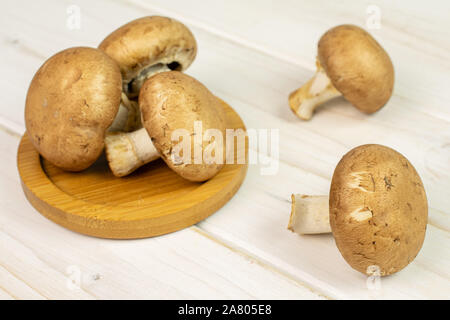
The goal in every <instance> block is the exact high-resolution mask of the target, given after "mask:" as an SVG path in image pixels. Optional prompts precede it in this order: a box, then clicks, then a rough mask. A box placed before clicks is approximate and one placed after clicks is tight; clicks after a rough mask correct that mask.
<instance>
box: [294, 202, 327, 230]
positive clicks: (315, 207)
mask: <svg viewBox="0 0 450 320" xmlns="http://www.w3.org/2000/svg"><path fill="white" fill-rule="evenodd" d="M328 200H329V198H328V196H307V195H302V194H293V195H292V209H291V217H290V218H289V225H288V229H289V230H291V231H292V232H295V233H298V234H301V235H303V234H318V233H330V232H331V227H330V218H329V210H328V205H329V204H328Z"/></svg>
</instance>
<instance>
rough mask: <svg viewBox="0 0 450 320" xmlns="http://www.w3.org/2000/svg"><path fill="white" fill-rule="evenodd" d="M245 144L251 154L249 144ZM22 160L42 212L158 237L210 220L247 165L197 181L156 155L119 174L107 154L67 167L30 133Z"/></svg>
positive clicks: (102, 232) (72, 224)
mask: <svg viewBox="0 0 450 320" xmlns="http://www.w3.org/2000/svg"><path fill="white" fill-rule="evenodd" d="M223 106H224V109H225V111H226V114H227V116H228V119H229V125H228V128H233V129H244V130H245V126H244V123H243V122H242V120H241V118H240V117H239V116H238V115H237V113H236V112H235V111H234V110H233V109H232V108H231V107H230V106H228V105H227V104H226V103H223ZM236 148H237V144H235V160H236V157H237V155H238V154H239V153H238V152H237V150H236ZM245 148H246V150H245V154H247V150H248V145H247V144H246V146H245ZM17 165H18V168H19V174H20V177H21V182H22V187H23V190H24V192H25V195H26V197H27V199H28V200H29V201H30V203H31V204H32V205H33V206H34V207H35V208H36V210H38V211H39V212H40V213H41V214H42V215H44V216H45V217H47V218H48V219H50V220H52V221H54V222H56V223H58V224H60V225H62V226H64V227H66V228H68V229H71V230H73V231H76V232H79V233H83V234H87V235H91V236H95V237H101V238H113V239H133V238H146V237H153V236H158V235H162V234H166V233H170V232H173V231H177V230H180V229H183V228H186V227H188V226H191V225H193V224H195V223H197V222H199V221H201V220H203V219H205V218H206V217H208V216H209V215H211V214H212V213H214V212H215V211H217V210H218V209H219V208H221V207H222V206H223V205H224V204H225V203H226V202H227V201H228V200H229V199H230V198H231V197H232V196H233V195H234V194H235V193H236V191H237V190H238V189H239V187H240V185H241V184H242V182H243V180H244V178H245V175H246V172H247V167H248V165H247V163H245V164H236V161H235V164H226V165H225V166H224V168H223V169H222V170H221V171H220V172H219V173H218V174H217V175H216V176H215V177H214V178H212V179H210V180H208V181H206V182H203V183H195V182H190V181H187V180H184V179H183V178H181V177H179V176H178V175H177V174H175V173H174V172H173V171H171V170H170V169H169V168H168V167H167V166H166V165H165V163H164V162H163V161H162V160H157V161H154V162H152V163H150V164H148V165H146V166H144V167H142V168H140V169H139V170H137V171H136V172H135V173H133V174H131V175H130V176H128V177H124V178H117V177H114V176H113V175H112V173H111V172H110V171H109V168H108V165H107V163H106V160H105V157H104V156H102V157H101V158H100V159H98V160H97V162H96V163H95V164H94V165H93V166H91V167H90V168H88V169H87V170H84V171H82V172H78V173H73V172H66V171H63V170H61V169H59V168H57V167H55V166H53V165H52V164H51V163H49V162H48V161H46V160H45V159H43V158H41V157H40V156H39V154H38V152H37V151H36V150H35V149H34V148H33V146H32V144H31V142H30V141H29V139H28V138H27V135H26V134H25V135H24V136H23V137H22V140H21V142H20V145H19V150H18V156H17Z"/></svg>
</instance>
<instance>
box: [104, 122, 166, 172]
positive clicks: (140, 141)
mask: <svg viewBox="0 0 450 320" xmlns="http://www.w3.org/2000/svg"><path fill="white" fill-rule="evenodd" d="M105 150H106V158H107V159H108V163H109V167H110V168H111V171H112V173H113V174H114V175H115V176H116V177H123V176H126V175H128V174H130V173H131V172H133V171H134V170H136V169H137V168H139V167H141V166H143V165H144V164H146V163H149V162H151V161H153V160H156V159H158V158H159V153H158V151H157V150H156V149H155V147H154V146H153V143H152V142H151V139H150V137H149V135H148V133H147V130H146V129H145V128H141V129H139V130H136V131H133V132H108V133H107V134H106V137H105Z"/></svg>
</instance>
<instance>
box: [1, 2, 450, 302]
mask: <svg viewBox="0 0 450 320" xmlns="http://www.w3.org/2000/svg"><path fill="white" fill-rule="evenodd" d="M73 5H74V6H75V7H74V6H73ZM370 5H375V7H374V6H370ZM78 9H79V10H80V17H81V19H80V25H79V26H80V28H76V27H77V24H76V21H75V23H74V20H71V19H72V18H73V14H74V12H75V13H76V11H77V10H78ZM0 12H1V13H0V37H1V38H0V41H1V42H0V43H1V44H0V46H1V50H0V66H1V69H0V70H1V72H2V77H1V80H0V81H1V88H2V92H3V94H2V99H3V100H2V103H1V104H0V142H1V143H0V148H1V149H0V152H1V160H0V161H1V166H0V175H1V180H0V298H5V299H27V298H31V299H66V298H81V299H92V298H103V299H109V298H139V299H140V298H163V299H172V298H195V299H197V298H199V299H201V298H224V299H229V298H244V299H246V298H258V299H259V298H269V299H272V298H274V299H281V298H287V299H305V298H306V299H341V298H361V299H366V298H368V299H371V298H420V299H428V298H449V297H450V241H449V238H450V237H449V235H450V209H449V207H450V19H449V12H450V2H449V1H433V2H423V1H419V0H417V1H402V2H400V1H395V2H394V1H388V0H386V1H375V0H373V1H322V0H320V1H319V0H316V1H298V0H295V1H294V0H292V1H269V0H264V1H262V0H258V1H256V0H255V1H242V0H228V1H222V0H209V1H201V0H190V1H182V0H149V1H144V0H123V1H111V2H109V1H106V0H98V1H97V0H96V1H92V0H90V1H89V0H71V1H66V0H64V1H61V0H58V1H57V0H45V1H31V0H29V1H25V0H15V1H2V10H1V11H0ZM377 13H380V15H379V16H380V18H381V19H380V20H379V22H380V28H379V29H369V31H370V32H371V33H372V34H373V35H374V37H375V38H376V39H378V40H379V41H380V42H381V43H382V45H383V46H384V47H385V49H386V50H387V52H388V53H389V54H390V56H391V58H392V60H393V63H394V66H395V70H396V83H395V92H394V96H393V97H392V99H391V100H390V102H389V103H388V105H387V106H386V107H385V108H384V109H382V110H381V111H380V112H378V113H377V114H375V115H373V116H366V115H363V114H361V113H359V112H358V111H356V109H354V108H352V107H351V106H350V105H349V104H348V103H347V102H345V101H344V100H342V99H337V100H335V101H333V102H331V103H329V104H327V105H326V106H325V107H323V108H321V109H320V110H319V111H318V112H317V114H316V115H315V117H314V118H313V120H312V121H310V122H302V121H300V120H298V119H297V118H296V117H295V116H294V114H293V113H292V112H291V111H290V110H289V107H288V104H287V96H288V94H289V93H290V92H291V91H292V90H293V89H295V88H297V87H298V86H299V85H301V84H302V83H303V82H305V81H306V80H307V79H308V78H309V77H310V76H312V74H313V72H314V67H315V65H314V62H315V55H316V43H317V41H318V39H319V37H320V36H321V34H322V33H323V32H324V31H325V30H327V29H328V28H330V27H332V26H334V25H337V24H341V23H353V24H356V25H359V26H362V27H364V28H367V23H369V27H372V28H373V27H376V26H377V16H378V14H377ZM154 14H158V15H166V16H170V17H173V18H175V19H178V20H180V21H182V22H184V23H185V24H187V25H188V26H189V27H190V28H191V30H192V31H193V33H194V34H195V36H196V38H197V40H198V46H199V54H198V57H197V59H196V61H195V62H194V64H193V66H192V67H191V68H190V69H189V70H188V73H189V74H191V75H193V76H194V77H196V78H198V79H199V80H200V81H202V82H203V83H204V84H205V85H207V86H208V87H209V88H210V89H211V91H212V92H214V93H215V94H217V95H218V96H220V97H221V98H223V99H224V100H226V101H227V102H229V103H230V104H231V105H232V106H233V107H234V108H235V109H236V110H237V111H238V113H239V114H240V115H241V116H242V118H243V119H244V121H245V123H246V125H247V127H248V128H255V129H259V128H267V129H271V128H273V129H277V128H278V129H279V130H280V131H279V132H280V140H281V143H280V167H279V171H278V173H277V174H276V175H273V176H262V175H261V174H260V168H259V167H258V166H257V165H251V166H250V168H249V172H248V176H247V178H246V181H245V182H244V185H243V186H242V188H241V189H240V190H239V192H238V193H237V194H236V196H235V197H234V198H233V199H232V200H231V201H230V202H229V203H228V204H227V205H226V206H225V207H223V208H222V209H221V210H219V211H218V212H217V213H215V214H214V215H213V216H211V217H210V218H208V219H207V220H205V221H204V222H202V223H200V224H198V225H196V226H193V227H191V228H188V229H186V230H183V231H180V232H176V233H173V234H169V235H166V236H162V237H158V238H153V239H145V240H133V241H112V240H103V239H96V238H91V237H87V236H83V235H80V234H76V233H74V232H71V231H68V230H66V229H64V228H62V227H60V226H58V225H56V224H54V223H53V222H50V221H48V220H47V219H45V218H44V217H42V216H41V215H40V214H39V213H37V212H36V211H35V210H34V209H33V208H32V207H31V205H30V204H29V203H28V202H27V201H26V199H25V197H24V195H23V193H22V189H21V186H20V181H19V177H18V173H17V169H16V159H15V158H16V150H17V146H18V142H19V138H20V136H21V134H22V133H23V132H24V130H25V128H24V120H23V108H24V101H25V95H26V91H27V88H28V84H29V82H30V80H31V78H32V76H33V74H34V72H35V71H36V70H37V68H38V67H39V66H40V65H41V64H42V63H43V61H44V60H45V59H46V58H47V57H49V56H50V55H52V54H54V53H56V52H57V51H60V50H62V49H64V48H66V47H70V46H80V45H87V46H97V44H98V43H99V42H100V41H101V40H102V39H103V37H104V36H106V35H107V34H108V33H109V32H110V31H112V30H113V29H115V28H116V27H118V26H120V25H122V24H124V23H125V22H128V21H130V20H132V19H135V18H137V17H141V16H144V15H154ZM374 19H375V20H374ZM374 21H375V22H374ZM74 27H75V28H74ZM365 143H379V144H384V145H387V146H390V147H392V148H394V149H396V150H398V151H400V152H401V153H403V154H404V155H405V156H407V157H408V158H409V160H410V161H411V162H412V163H413V164H414V165H415V167H416V169H417V170H418V172H419V173H420V175H421V177H422V179H423V182H424V184H425V187H426V191H427V195H428V199H429V206H430V211H429V225H428V231H427V236H426V240H425V243H424V246H423V249H422V250H421V252H420V254H419V256H418V257H417V258H416V259H415V260H414V262H413V263H411V264H410V265H409V266H408V267H407V268H406V269H404V270H403V271H401V272H399V273H398V274H395V275H393V276H390V277H387V278H382V279H381V281H380V282H378V285H379V286H378V287H377V286H374V285H373V283H372V282H371V281H367V278H366V277H365V276H363V275H362V274H359V273H357V272H356V271H353V270H352V269H351V268H350V267H349V266H348V265H347V264H346V262H345V261H344V260H343V258H342V257H341V256H340V254H339V252H338V250H337V248H336V246H335V244H334V241H333V238H332V236H331V235H322V236H308V237H300V236H297V235H295V234H293V233H291V232H289V231H287V230H286V225H287V222H288V218H289V213H290V194H291V193H310V194H311V193H312V194H325V193H327V192H328V188H329V183H330V178H331V175H332V173H333V169H334V167H335V165H336V164H337V162H338V161H339V159H340V157H341V156H342V155H343V154H344V153H346V152H347V151H348V150H349V149H351V148H353V147H355V146H357V145H360V144H365Z"/></svg>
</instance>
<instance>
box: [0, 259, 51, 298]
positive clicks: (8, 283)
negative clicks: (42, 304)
mask: <svg viewBox="0 0 450 320" xmlns="http://www.w3.org/2000/svg"><path fill="white" fill-rule="evenodd" d="M0 279H1V281H0V290H3V292H5V293H7V294H8V295H9V296H10V297H11V298H12V299H26V300H42V299H45V297H44V296H43V295H41V294H40V293H38V292H37V291H35V290H34V289H33V288H31V287H29V286H28V285H27V284H26V283H25V282H23V281H22V280H21V279H18V278H16V277H15V276H14V275H13V274H11V273H10V272H9V271H8V270H7V269H5V268H4V267H3V266H0ZM0 298H1V296H0Z"/></svg>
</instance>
